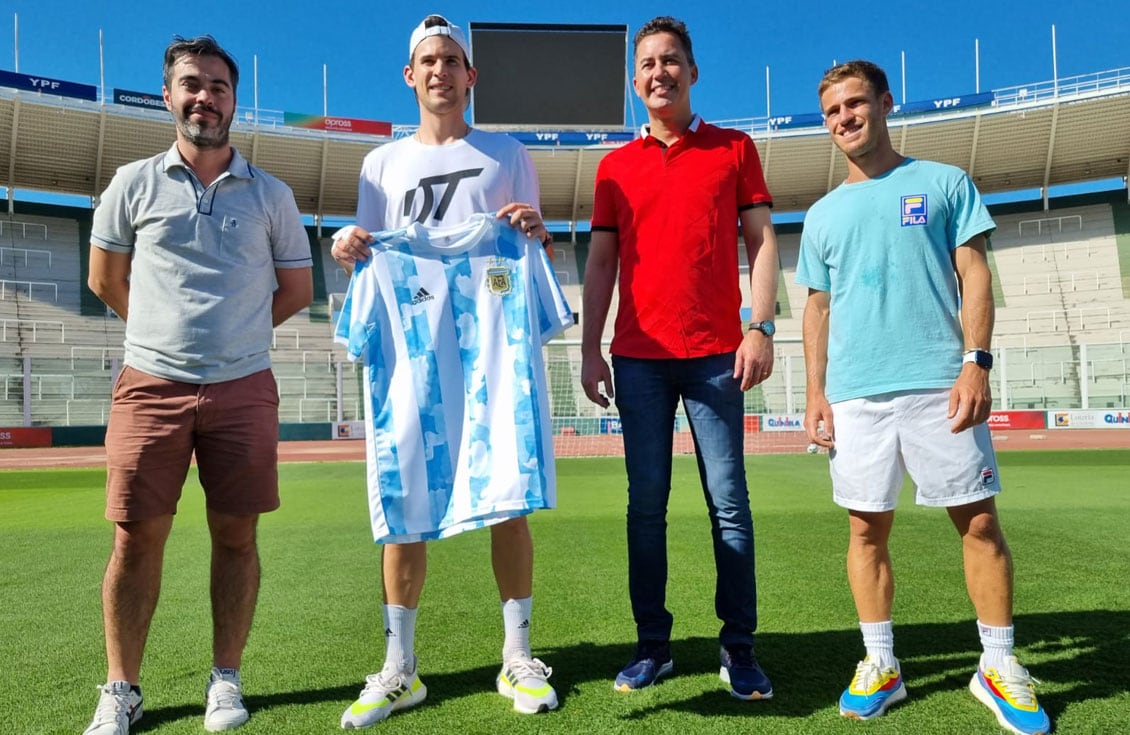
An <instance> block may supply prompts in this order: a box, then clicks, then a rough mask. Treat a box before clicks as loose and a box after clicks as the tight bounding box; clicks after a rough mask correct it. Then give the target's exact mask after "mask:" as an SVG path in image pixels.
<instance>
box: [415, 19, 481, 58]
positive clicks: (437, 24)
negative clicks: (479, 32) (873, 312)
mask: <svg viewBox="0 0 1130 735" xmlns="http://www.w3.org/2000/svg"><path fill="white" fill-rule="evenodd" d="M428 36H447V37H448V38H450V39H451V40H452V41H455V43H457V44H458V45H459V48H461V49H463V55H464V56H465V57H467V63H468V64H470V63H471V49H470V46H468V45H467V37H466V36H464V35H463V29H462V28H460V27H459V26H457V25H454V24H453V23H452V22H451V21H449V20H448V19H447V18H444V17H443V16H442V15H429V16H428V17H427V18H424V19H423V20H422V21H420V25H418V26H416V30H414V31H412V37H411V38H410V39H409V40H408V56H409V58H411V56H412V54H413V53H415V51H416V47H417V46H419V45H420V43H421V42H422V41H423V40H424V39H425V38H427V37H428Z"/></svg>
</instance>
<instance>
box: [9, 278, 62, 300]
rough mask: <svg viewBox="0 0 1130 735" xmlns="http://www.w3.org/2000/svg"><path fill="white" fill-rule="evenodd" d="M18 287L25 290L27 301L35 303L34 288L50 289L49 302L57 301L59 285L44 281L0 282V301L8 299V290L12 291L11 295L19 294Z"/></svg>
mask: <svg viewBox="0 0 1130 735" xmlns="http://www.w3.org/2000/svg"><path fill="white" fill-rule="evenodd" d="M20 286H24V287H26V288H27V298H28V301H35V293H34V288H35V287H36V286H39V287H41V288H50V289H51V300H52V301H54V302H56V303H58V301H59V284H57V283H48V282H46V281H0V300H3V299H6V298H8V289H9V288H11V289H12V293H19V289H20Z"/></svg>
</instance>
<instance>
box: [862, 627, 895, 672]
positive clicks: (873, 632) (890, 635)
mask: <svg viewBox="0 0 1130 735" xmlns="http://www.w3.org/2000/svg"><path fill="white" fill-rule="evenodd" d="M859 629H860V630H861V631H863V645H864V647H866V648H867V656H868V658H870V659H871V662H872V663H874V664H875V665H876V666H878V667H879V668H880V669H895V670H896V671H898V670H899V662H898V659H897V658H895V631H894V625H893V624H892V623H891V621H890V620H884V621H883V622H881V623H864V622H862V621H861V622H860V623H859Z"/></svg>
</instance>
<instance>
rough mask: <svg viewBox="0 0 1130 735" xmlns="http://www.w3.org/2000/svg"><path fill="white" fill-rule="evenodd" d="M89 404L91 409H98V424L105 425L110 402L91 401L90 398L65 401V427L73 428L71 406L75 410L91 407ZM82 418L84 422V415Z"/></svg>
mask: <svg viewBox="0 0 1130 735" xmlns="http://www.w3.org/2000/svg"><path fill="white" fill-rule="evenodd" d="M91 404H93V408H97V409H98V415H99V418H98V424H99V425H102V426H105V425H106V418H107V413H108V412H109V410H110V401H108V400H105V401H100V400H92V399H90V398H76V399H74V400H68V401H67V404H66V420H67V426H73V425H74V421H73V419H72V417H71V408H72V406H74V407H76V408H80V407H91ZM83 417H84V420H86V419H85V413H84V414H83Z"/></svg>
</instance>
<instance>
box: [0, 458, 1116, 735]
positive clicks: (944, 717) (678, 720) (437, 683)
mask: <svg viewBox="0 0 1130 735" xmlns="http://www.w3.org/2000/svg"><path fill="white" fill-rule="evenodd" d="M748 466H749V470H750V485H751V496H752V501H753V509H754V519H755V524H756V532H757V553H758V586H759V592H760V615H761V628H760V632H759V634H758V656H759V658H760V660H761V662H762V664H763V665H764V667H765V669H766V671H767V672H768V673H769V675H770V676H771V677H772V679H773V682H774V688H775V696H774V698H773V699H772V700H771V701H768V702H754V703H744V702H739V701H737V700H734V699H732V698H731V697H729V696H728V695H727V694H726V692H725V691H724V689H723V688H722V687H723V685H722V684H721V683H720V682H719V681H718V676H717V674H718V669H717V666H718V664H717V645H716V635H717V631H718V621H717V619H716V618H715V616H714V611H713V584H714V580H713V577H714V575H713V562H712V558H711V552H710V537H709V527H708V524H707V520H706V513H705V509H704V505H703V501H702V497H701V491H700V489H699V487H698V480H697V473H696V472H695V469H694V463H693V460H691V459H687V458H679V459H677V460H676V483H675V488H674V491H673V493H672V501H671V511H670V516H669V523H670V529H669V543H670V547H671V554H670V556H671V578H670V583H669V606H670V608H671V610H672V611H673V612H674V614H675V641H674V643H673V654H674V659H675V676H673V677H672V678H670V679H667V680H665V681H664V682H663V683H662V684H660V685H659V686H657V687H655V688H653V689H651V690H648V691H643V692H638V693H634V694H627V695H625V694H620V693H616V692H613V691H612V686H611V682H612V677H613V676H615V673H616V671H617V670H618V669H619V668H620V666H621V665H622V664H624V663H625V662H626V661H627V660H628V659H629V658H630V656H631V653H632V650H633V647H634V626H633V624H632V621H631V614H630V611H629V608H628V600H627V591H626V562H625V549H624V546H625V543H624V529H623V526H624V520H623V519H624V489H623V488H624V478H623V465H622V462H621V460H618V459H588V460H573V459H571V460H564V461H562V462H560V467H559V508H558V509H557V510H555V511H552V512H545V513H540V514H537V515H535V516H534V517H533V520H532V522H531V523H532V526H533V529H534V536H535V541H536V547H537V552H536V574H535V576H536V581H535V598H534V599H535V606H534V620H533V623H534V627H533V632H532V640H533V644H534V651H535V655H537V656H539V657H541V658H543V659H544V660H545V661H546V662H547V663H549V664H550V665H551V666H552V667H553V668H554V672H555V673H554V675H553V677H552V679H551V682H552V683H553V684H554V685H555V686H556V688H557V691H558V693H559V695H560V697H561V707H560V709H559V710H557V711H556V712H553V713H551V714H548V715H543V716H537V717H530V716H524V715H519V714H516V713H514V712H513V711H511V710H510V709H509V706H508V704H509V703H508V702H507V701H506V700H504V699H503V698H502V697H500V696H498V695H497V694H496V693H495V692H494V677H495V675H496V673H497V667H498V659H499V649H500V646H501V615H500V612H499V604H498V599H497V593H496V592H495V591H494V584H493V578H492V576H491V573H490V562H489V534H488V533H487V532H477V533H470V534H466V535H464V536H462V537H457V538H454V539H450V540H446V541H441V542H437V543H435V544H432V545H431V547H430V551H429V554H430V558H429V564H430V571H429V578H428V583H427V586H426V587H425V590H424V599H423V602H422V606H421V607H422V609H421V615H420V618H419V628H418V634H417V652H418V654H419V656H420V660H421V674H422V678H423V679H424V681H425V683H426V684H427V685H428V688H429V697H428V700H427V702H426V703H425V704H424V705H423V706H421V707H419V708H417V709H415V710H412V711H409V712H405V713H401V714H397V715H395V716H394V717H393V718H392V719H390V720H389V721H387V722H385V723H382V724H381V725H378V726H377V727H376V728H374V729H373V730H372V732H386V733H406V732H412V733H431V732H435V733H441V732H442V733H452V732H465V733H503V732H505V733H534V732H537V733H678V734H679V735H687V733H699V732H710V733H739V732H740V733H805V734H808V733H866V735H880V734H888V733H916V734H917V733H945V734H949V733H996V732H998V730H997V728H996V723H995V720H994V719H993V718H992V716H991V715H990V713H989V712H988V711H987V710H986V709H984V708H983V707H982V705H980V704H978V703H977V702H976V701H975V700H974V699H973V697H972V696H971V695H970V694H969V692H968V690H967V689H966V686H967V684H968V680H969V677H970V675H971V673H972V671H973V669H974V667H975V666H976V660H977V655H978V651H979V646H978V641H977V634H976V629H975V625H974V622H973V621H974V614H973V611H972V608H971V606H970V604H969V602H968V599H967V598H966V595H965V590H964V583H963V575H962V571H961V560H960V549H959V546H958V542H957V537H956V534H955V532H954V531H953V530H952V528H951V526H950V525H949V522H948V520H947V518H946V515H945V513H944V512H943V511H940V510H928V509H921V508H916V507H914V506H913V504H912V502H911V497H910V495H909V494H905V495H904V498H903V507H902V510H900V512H899V516H898V521H897V522H896V524H895V531H894V537H893V541H892V544H893V552H894V555H895V572H896V578H897V582H898V591H897V594H896V600H895V631H896V633H895V640H896V650H897V652H898V654H899V656H900V659H901V660H902V664H903V673H904V674H905V676H906V678H907V686H908V690H909V693H910V698H909V699H908V700H907V702H906V703H905V704H902V705H900V706H898V707H896V708H894V709H892V710H891V712H890V713H888V715H887V716H885V717H883V718H881V719H879V720H876V721H873V722H870V723H857V722H851V721H847V720H843V719H841V718H840V717H839V716H838V714H837V711H836V708H835V702H836V699H837V697H838V696H839V693H840V691H841V690H842V688H843V687H844V686H845V685H846V684H847V682H848V679H849V678H850V676H851V674H852V672H853V670H854V666H855V662H856V661H857V660H858V659H859V658H860V657H861V656H862V644H861V642H860V638H859V634H858V630H857V627H856V619H855V614H854V610H853V607H852V603H851V597H850V594H849V591H848V587H847V582H846V579H845V574H844V569H843V561H844V551H845V544H846V532H847V520H846V517H845V514H844V512H843V511H842V510H841V509H839V508H837V507H835V506H834V505H833V504H832V502H831V499H830V490H829V481H828V477H827V460H826V458H824V457H822V456H815V457H814V456H808V455H788V456H756V457H750V458H749V460H748ZM1128 469H1130V450H1112V451H1087V452H1005V453H1002V455H1001V474H1002V479H1003V482H1004V484H1005V492H1004V494H1003V495H1002V496H1001V497H1000V500H999V505H1000V508H1001V511H1002V519H1003V524H1004V527H1005V532H1006V534H1007V535H1008V538H1009V542H1010V544H1011V546H1012V551H1013V555H1014V558H1015V565H1016V613H1017V614H1016V627H1017V643H1018V646H1019V655H1020V656H1021V660H1022V661H1023V662H1024V663H1025V664H1026V665H1027V666H1028V667H1029V668H1030V669H1031V670H1032V672H1033V674H1034V675H1035V676H1036V677H1037V678H1039V679H1040V680H1041V681H1042V682H1043V683H1042V685H1041V686H1039V688H1038V692H1039V694H1040V697H1041V700H1042V701H1043V703H1044V705H1045V707H1046V708H1047V710H1048V712H1049V714H1050V715H1051V716H1052V718H1053V720H1054V721H1055V723H1056V726H1057V727H1056V732H1058V733H1061V734H1062V735H1070V734H1072V733H1124V732H1127V731H1130V693H1128V691H1127V690H1128V689H1130V665H1128V664H1127V662H1128V661H1130V479H1128V478H1130V472H1128ZM103 482H104V473H103V472H102V471H100V470H58V471H26V472H25V471H7V472H4V473H2V474H0V544H2V551H0V733H5V734H7V733H19V734H21V735H22V734H24V733H71V734H75V733H78V732H81V731H82V729H83V728H84V727H85V726H86V723H87V722H88V720H89V718H90V715H91V714H92V713H93V709H94V705H95V702H96V700H97V691H96V689H95V687H96V685H98V684H100V683H101V681H102V677H103V676H104V675H105V654H104V651H103V644H102V628H101V605H100V601H99V585H100V582H101V577H102V571H103V569H104V566H105V563H106V558H107V554H108V553H109V548H110V537H111V530H110V525H109V523H107V522H106V521H105V520H103V519H102V503H103V495H102V485H103ZM363 482H364V469H363V465H362V464H360V463H336V464H292V465H284V466H283V470H282V488H283V508H282V509H281V510H280V511H278V512H276V513H272V514H270V515H268V516H265V517H264V518H263V520H262V523H261V526H260V529H261V530H260V552H261V556H262V559H263V584H262V590H261V593H260V597H259V608H258V613H257V616H256V620H255V626H254V628H253V630H252V635H251V642H250V644H249V646H248V649H247V652H246V655H245V658H244V667H243V677H244V683H245V694H246V698H247V702H248V705H249V707H250V708H251V711H252V718H251V721H250V722H249V723H248V724H247V725H245V726H244V727H243V728H241V729H240V732H243V733H247V734H248V735H252V734H254V733H270V734H271V735H290V734H295V735H297V734H302V735H308V734H310V733H332V732H340V730H338V719H339V717H340V715H341V712H342V710H343V709H344V708H345V707H346V706H348V704H349V703H350V702H351V701H352V700H353V698H354V697H355V696H356V694H357V692H358V690H359V688H360V686H361V682H362V680H363V677H364V675H365V674H366V673H369V672H371V671H374V670H376V669H378V668H379V667H380V665H381V661H382V659H383V644H382V641H381V636H380V608H379V603H380V578H379V567H378V564H377V557H378V554H377V549H376V548H375V546H374V545H373V544H372V543H371V541H370V538H371V537H370V535H369V527H368V514H367V507H366V501H365V492H364V489H363ZM208 557H209V551H208V539H207V532H206V529H205V525H204V522H203V501H202V497H201V493H200V491H199V487H198V485H197V484H196V482H195V479H191V480H190V482H189V484H188V486H187V487H186V490H185V497H184V499H183V501H182V503H181V508H180V513H179V516H178V519H177V522H176V524H175V526H174V529H173V534H172V537H171V539H170V541H169V545H168V548H167V552H166V564H165V577H164V586H163V589H162V597H161V601H160V604H159V606H158V609H157V614H156V617H155V619H154V621H153V627H152V632H151V635H150V638H149V644H148V648H147V653H146V658H145V664H144V667H143V672H142V684H143V687H144V691H145V697H146V714H145V717H144V719H143V720H142V721H141V722H140V723H139V724H138V725H137V726H135V728H134V732H135V733H160V734H161V735H174V734H175V733H200V732H203V726H202V718H203V705H202V699H203V687H204V679H205V676H206V672H207V669H208V667H209V666H210V663H211V661H210V651H211V642H210V641H211V632H210V630H211V628H210V613H209V609H208V602H207V599H208V594H207V585H208Z"/></svg>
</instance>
